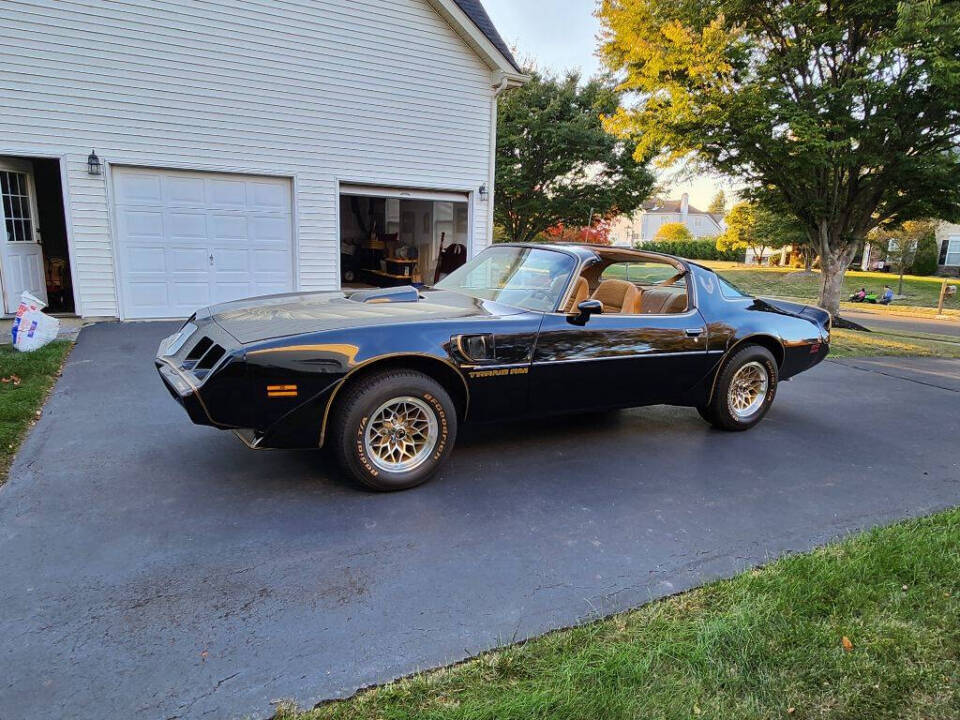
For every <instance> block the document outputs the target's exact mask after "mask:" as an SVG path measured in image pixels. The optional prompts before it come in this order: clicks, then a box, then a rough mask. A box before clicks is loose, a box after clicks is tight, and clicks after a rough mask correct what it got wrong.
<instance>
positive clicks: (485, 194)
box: [480, 185, 490, 202]
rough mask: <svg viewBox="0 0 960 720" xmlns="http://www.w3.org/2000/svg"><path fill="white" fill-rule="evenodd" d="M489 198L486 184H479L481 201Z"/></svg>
mask: <svg viewBox="0 0 960 720" xmlns="http://www.w3.org/2000/svg"><path fill="white" fill-rule="evenodd" d="M489 199H490V191H489V190H487V186H486V185H481V186H480V200H481V201H483V202H486V201H487V200H489Z"/></svg>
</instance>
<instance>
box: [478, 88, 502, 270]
mask: <svg viewBox="0 0 960 720" xmlns="http://www.w3.org/2000/svg"><path fill="white" fill-rule="evenodd" d="M509 86H510V78H509V77H507V76H506V75H504V76H503V77H502V78H500V83H499V84H498V85H494V87H493V99H492V101H491V103H490V163H489V165H490V167H489V170H488V173H487V188H488V191H489V193H490V194H489V196H488V199H487V238H486V245H487V246H488V247H489V246H490V245H492V244H493V202H494V197H495V194H496V190H497V188H496V179H497V100H498V98H499V97H500V94H501V93H502V92H503V91H504V90H506V89H507V88H508V87H509ZM474 254H476V253H474Z"/></svg>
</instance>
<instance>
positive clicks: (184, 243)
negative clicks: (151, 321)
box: [113, 168, 294, 319]
mask: <svg viewBox="0 0 960 720" xmlns="http://www.w3.org/2000/svg"><path fill="white" fill-rule="evenodd" d="M113 176H114V202H115V204H116V208H117V213H116V214H117V250H118V253H119V262H118V270H119V279H118V282H119V284H120V292H121V298H122V312H123V316H124V317H125V318H129V319H137V318H141V319H142V318H180V317H187V316H189V315H191V314H192V313H193V312H194V311H195V310H196V309H197V308H200V307H203V306H205V305H211V304H213V303H218V302H226V301H228V300H237V299H239V298H245V297H253V296H255V295H269V294H272V293H279V292H288V291H291V290H293V288H294V282H293V229H292V228H293V226H292V219H291V215H292V213H291V188H290V181H289V180H284V179H278V178H265V177H249V176H245V175H230V174H216V173H196V172H180V171H175V170H149V169H141V168H118V169H116V170H115V171H114V173H113Z"/></svg>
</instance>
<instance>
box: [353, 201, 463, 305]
mask: <svg viewBox="0 0 960 720" xmlns="http://www.w3.org/2000/svg"><path fill="white" fill-rule="evenodd" d="M397 195H403V196H396V195H395V196H391V195H389V194H375V193H371V194H366V193H351V192H342V193H341V195H340V279H341V282H342V283H343V285H344V286H345V287H359V286H375V287H394V286H399V285H414V286H421V285H432V284H433V283H434V282H436V281H437V280H439V279H441V278H442V277H444V276H445V275H447V274H449V273H450V272H452V271H453V270H455V269H456V268H457V267H459V266H460V265H462V264H463V263H464V262H466V259H467V252H468V243H469V236H470V233H469V204H468V202H467V198H466V196H465V195H458V194H456V193H423V194H417V195H415V196H414V195H413V194H412V193H409V192H407V191H397Z"/></svg>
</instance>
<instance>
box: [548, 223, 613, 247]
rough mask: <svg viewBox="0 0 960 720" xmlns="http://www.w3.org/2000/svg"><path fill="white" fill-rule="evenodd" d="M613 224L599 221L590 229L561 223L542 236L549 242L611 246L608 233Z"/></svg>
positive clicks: (611, 242)
mask: <svg viewBox="0 0 960 720" xmlns="http://www.w3.org/2000/svg"><path fill="white" fill-rule="evenodd" d="M612 229H613V223H611V222H610V221H609V220H599V221H596V222H594V223H593V225H592V226H591V227H575V228H571V227H567V226H566V225H564V224H563V223H559V224H557V225H554V226H553V227H551V228H547V229H546V230H544V231H543V235H544V237H545V238H546V239H547V240H550V241H554V242H555V241H557V240H559V241H561V242H577V243H588V244H590V245H612V244H613V241H612V240H611V239H610V231H611V230H612Z"/></svg>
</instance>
